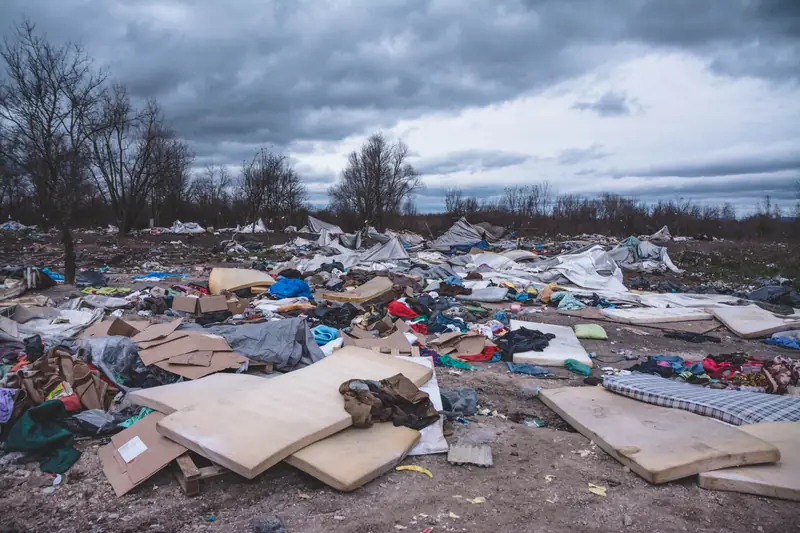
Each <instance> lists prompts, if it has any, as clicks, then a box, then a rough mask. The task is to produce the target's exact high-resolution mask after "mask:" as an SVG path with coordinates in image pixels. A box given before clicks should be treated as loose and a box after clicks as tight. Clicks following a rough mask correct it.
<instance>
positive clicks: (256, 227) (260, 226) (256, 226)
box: [236, 218, 267, 233]
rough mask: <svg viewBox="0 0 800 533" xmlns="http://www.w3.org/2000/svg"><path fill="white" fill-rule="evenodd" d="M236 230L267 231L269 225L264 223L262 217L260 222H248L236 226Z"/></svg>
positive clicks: (242, 231)
mask: <svg viewBox="0 0 800 533" xmlns="http://www.w3.org/2000/svg"><path fill="white" fill-rule="evenodd" d="M236 231H237V232H238V233H266V232H267V227H266V226H265V225H264V221H263V220H261V219H260V218H259V219H258V222H253V223H252V224H247V225H246V226H242V227H241V228H240V227H239V226H236Z"/></svg>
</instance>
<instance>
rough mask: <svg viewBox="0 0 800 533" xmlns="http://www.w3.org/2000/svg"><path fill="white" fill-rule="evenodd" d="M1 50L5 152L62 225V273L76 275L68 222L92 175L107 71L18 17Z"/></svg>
mask: <svg viewBox="0 0 800 533" xmlns="http://www.w3.org/2000/svg"><path fill="white" fill-rule="evenodd" d="M0 56H2V58H3V60H4V61H5V64H6V75H5V77H4V79H3V80H2V82H0V122H3V123H4V124H6V125H7V127H6V128H4V129H3V134H4V135H8V138H7V139H6V140H9V139H13V140H14V141H15V142H14V143H13V144H12V145H11V146H13V149H12V150H11V151H10V152H9V153H8V155H9V157H10V158H11V159H12V160H13V161H14V163H15V164H16V165H18V167H19V168H21V169H23V170H24V171H25V173H27V174H28V175H29V176H30V178H31V182H32V185H33V189H34V190H35V193H36V198H37V201H38V203H39V208H40V210H41V213H42V214H43V216H45V217H48V218H49V219H50V221H51V222H52V223H54V224H55V225H56V226H57V227H58V228H59V229H60V230H61V241H62V243H63V244H64V263H65V264H64V277H65V280H66V282H67V283H70V284H72V283H74V282H75V248H74V242H73V238H72V231H71V228H72V226H73V223H74V214H75V212H76V209H77V207H78V206H79V205H80V203H81V201H82V200H83V197H84V194H85V192H86V186H87V183H88V182H89V174H90V173H89V166H90V161H91V150H90V142H89V141H90V139H91V137H92V136H93V135H94V134H95V133H96V129H97V125H98V123H99V120H98V117H99V114H100V109H101V101H102V97H103V84H104V81H105V76H104V74H103V73H101V72H98V71H96V70H95V69H94V68H93V64H92V60H91V59H90V58H89V57H88V56H87V55H86V53H85V52H84V51H83V49H82V48H81V47H80V46H79V45H75V44H71V43H67V44H64V45H61V46H57V45H54V44H52V43H50V42H48V41H47V39H46V38H45V37H43V36H40V35H38V34H37V33H36V31H35V28H34V25H33V24H32V23H30V22H29V21H23V22H22V23H21V24H20V25H19V26H18V27H17V29H16V34H15V36H14V38H13V39H7V40H6V41H5V42H4V46H3V48H2V51H0Z"/></svg>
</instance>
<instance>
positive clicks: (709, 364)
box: [703, 357, 731, 379]
mask: <svg viewBox="0 0 800 533" xmlns="http://www.w3.org/2000/svg"><path fill="white" fill-rule="evenodd" d="M730 369H731V364H730V363H717V362H716V361H714V360H713V359H710V358H708V357H706V358H705V359H703V370H705V371H706V374H708V375H709V376H710V377H711V379H721V378H722V377H723V375H724V374H725V372H727V371H729V370H730Z"/></svg>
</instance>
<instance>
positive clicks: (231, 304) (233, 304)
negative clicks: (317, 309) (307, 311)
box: [228, 298, 313, 315]
mask: <svg viewBox="0 0 800 533" xmlns="http://www.w3.org/2000/svg"><path fill="white" fill-rule="evenodd" d="M249 304H250V300H249V299H247V298H234V299H232V300H228V311H230V312H231V314H233V315H241V314H242V313H244V312H245V311H246V310H247V306H248V305H249ZM312 309H313V306H312Z"/></svg>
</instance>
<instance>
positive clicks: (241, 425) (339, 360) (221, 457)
mask: <svg viewBox="0 0 800 533" xmlns="http://www.w3.org/2000/svg"><path fill="white" fill-rule="evenodd" d="M397 373H402V374H404V375H405V376H406V377H407V378H408V379H410V380H411V381H414V382H415V383H424V382H425V381H427V380H428V379H430V377H431V375H432V371H431V369H429V368H425V367H423V366H421V365H417V364H414V363H410V362H408V361H402V360H398V359H396V358H393V357H387V356H385V355H381V354H376V353H373V352H371V351H369V350H364V349H360V348H352V347H348V348H343V349H341V350H339V351H337V352H335V353H334V354H333V355H331V356H329V357H327V358H325V359H323V360H322V361H320V362H318V363H315V364H313V365H310V366H307V367H305V368H302V369H300V370H295V371H294V372H291V373H288V374H283V375H280V376H277V377H275V378H272V379H269V380H267V381H266V382H264V383H263V384H262V385H260V386H254V387H251V388H248V389H246V390H242V391H237V392H233V393H231V394H230V395H228V396H226V397H225V398H214V399H210V400H209V401H206V402H201V403H199V404H195V405H191V406H188V407H186V408H185V409H183V410H181V411H178V412H175V413H173V414H171V415H169V416H168V417H166V418H164V419H163V420H162V421H161V422H160V423H159V424H158V431H159V432H160V433H161V434H162V435H165V436H166V437H168V438H170V439H172V440H174V441H176V442H178V443H180V444H182V445H184V446H186V447H187V448H189V449H191V450H193V451H195V452H197V453H199V454H201V455H203V456H205V457H206V458H208V459H210V460H212V461H214V462H215V463H217V464H220V465H222V466H224V467H226V468H228V469H230V470H233V471H234V472H236V473H238V474H240V475H242V476H244V477H246V478H248V479H252V478H254V477H255V476H257V475H258V474H260V473H262V472H263V471H264V470H266V469H268V468H269V467H271V466H273V465H274V464H276V463H277V462H279V461H281V460H283V459H285V458H286V457H288V456H289V455H291V454H293V453H294V452H297V451H298V450H301V449H303V448H305V447H306V446H308V445H310V444H312V443H314V442H316V441H318V440H321V439H324V438H326V437H329V436H331V435H333V434H335V433H338V432H339V431H341V430H343V429H346V428H348V427H349V426H350V425H351V424H352V419H351V418H350V415H349V414H348V413H347V411H345V410H344V400H343V399H342V396H341V394H339V385H341V384H342V383H343V382H344V381H347V380H348V379H353V378H364V379H376V380H380V379H385V378H388V377H391V376H393V375H394V374H397Z"/></svg>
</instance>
